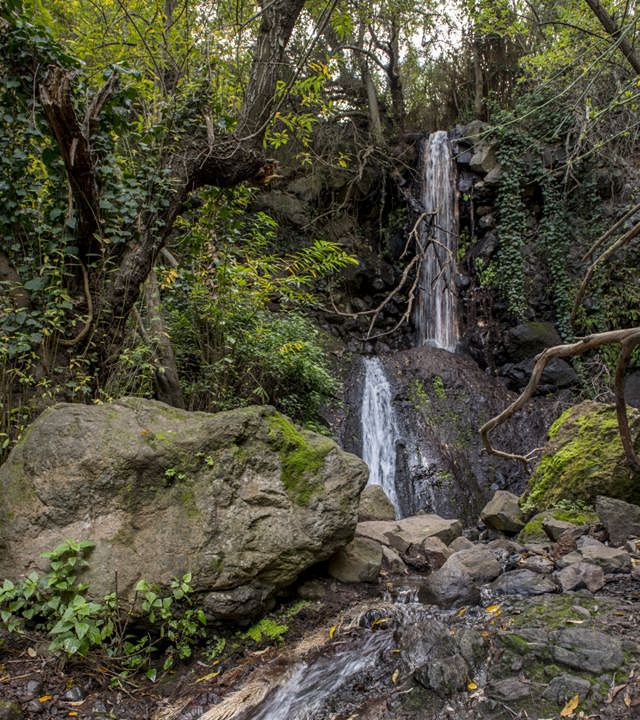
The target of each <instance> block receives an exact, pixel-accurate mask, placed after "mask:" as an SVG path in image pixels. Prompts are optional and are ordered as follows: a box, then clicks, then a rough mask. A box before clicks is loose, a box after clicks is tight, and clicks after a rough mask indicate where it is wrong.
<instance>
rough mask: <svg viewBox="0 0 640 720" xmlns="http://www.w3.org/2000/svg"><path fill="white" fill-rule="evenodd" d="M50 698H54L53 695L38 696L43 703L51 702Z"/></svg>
mask: <svg viewBox="0 0 640 720" xmlns="http://www.w3.org/2000/svg"><path fill="white" fill-rule="evenodd" d="M49 700H53V695H41V696H40V697H39V698H38V702H41V703H46V702H49Z"/></svg>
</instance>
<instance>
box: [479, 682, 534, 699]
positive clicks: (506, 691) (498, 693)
mask: <svg viewBox="0 0 640 720" xmlns="http://www.w3.org/2000/svg"><path fill="white" fill-rule="evenodd" d="M530 694H531V685H530V684H529V683H527V682H524V681H522V680H520V678H517V677H512V678H505V679H504V680H497V681H495V682H492V683H491V684H490V685H489V686H488V687H487V695H488V696H489V697H490V698H494V699H495V700H502V701H503V702H514V701H516V700H523V699H524V698H526V697H529V695H530Z"/></svg>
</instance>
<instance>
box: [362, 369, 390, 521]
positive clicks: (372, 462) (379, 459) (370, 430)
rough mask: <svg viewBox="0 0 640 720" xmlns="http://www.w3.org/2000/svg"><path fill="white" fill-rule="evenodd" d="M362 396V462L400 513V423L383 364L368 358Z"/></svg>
mask: <svg viewBox="0 0 640 720" xmlns="http://www.w3.org/2000/svg"><path fill="white" fill-rule="evenodd" d="M364 367H365V376H364V392H363V393H362V411H361V412H362V414H361V416H360V418H361V427H362V459H363V460H364V461H365V462H366V463H367V465H368V466H369V484H370V485H379V486H380V487H381V488H382V489H383V490H384V492H385V495H386V496H387V497H388V498H389V500H390V501H391V502H392V503H393V507H394V508H395V510H396V516H397V515H398V514H399V505H398V493H397V491H396V440H397V439H398V435H399V433H398V423H397V421H396V416H395V412H394V410H393V405H392V403H391V399H392V398H391V387H390V385H389V381H388V380H387V378H386V375H385V373H384V368H383V367H382V363H381V362H380V360H379V359H378V358H376V357H371V358H364Z"/></svg>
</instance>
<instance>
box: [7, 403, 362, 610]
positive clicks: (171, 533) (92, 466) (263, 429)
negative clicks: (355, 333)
mask: <svg viewBox="0 0 640 720" xmlns="http://www.w3.org/2000/svg"><path fill="white" fill-rule="evenodd" d="M366 476H367V468H366V466H365V464H364V463H363V462H362V461H361V460H360V459H358V458H356V457H355V456H353V455H349V454H347V453H345V452H343V451H342V450H341V449H340V448H339V447H338V446H337V445H336V444H335V443H334V442H333V441H332V440H329V439H328V438H326V437H324V436H321V435H317V434H315V433H310V432H306V431H302V430H299V429H298V428H297V427H296V426H294V425H293V424H292V423H291V421H290V420H288V419H287V418H286V417H285V416H283V415H280V414H279V413H277V412H276V411H275V410H274V409H273V408H271V407H250V408H244V409H240V410H233V411H230V412H225V413H218V414H215V415H211V414H207V413H200V412H197V413H196V412H193V413H192V412H187V411H184V410H177V409H175V408H172V407H169V406H167V405H164V404H163V403H159V402H155V401H152V400H143V399H140V398H126V399H123V400H120V401H118V402H114V403H110V404H105V405H99V406H85V405H70V404H59V405H56V406H55V407H53V408H51V409H49V410H48V411H46V412H45V413H43V414H42V415H41V416H40V418H38V420H36V422H34V423H33V425H32V427H31V429H30V430H29V432H28V433H27V435H26V436H25V437H24V438H23V440H22V441H21V442H20V443H19V444H18V446H17V447H16V448H14V450H13V452H12V453H11V455H10V456H9V459H8V460H7V462H6V463H5V464H4V465H3V466H2V467H1V468H0V577H11V578H15V577H16V576H18V575H20V574H22V573H25V572H27V571H28V570H30V569H31V568H33V567H34V566H44V565H46V563H45V562H44V561H43V560H42V558H41V553H42V552H44V551H46V550H49V549H51V548H52V547H55V546H56V545H57V544H58V543H60V542H61V541H62V540H64V539H65V538H75V539H78V540H81V539H88V540H92V541H94V542H95V549H94V551H93V553H92V555H91V557H90V558H89V561H90V565H89V569H88V571H87V572H86V574H85V576H83V580H84V581H86V582H89V583H90V586H91V592H92V594H94V595H98V596H101V595H103V594H105V593H107V592H110V591H112V590H113V589H114V583H115V579H116V574H117V582H118V591H119V593H120V594H121V595H126V594H128V593H131V592H132V590H133V588H134V586H135V584H136V583H137V581H138V580H140V579H141V578H145V579H147V580H149V581H153V582H157V583H161V584H165V583H168V582H169V581H170V579H171V578H172V577H174V576H175V577H179V576H182V575H183V574H184V573H186V572H191V573H192V576H193V582H192V584H193V587H194V590H195V591H196V592H198V593H199V594H201V597H202V603H203V605H204V607H205V608H206V609H207V610H208V613H209V614H210V616H212V617H217V618H224V617H230V618H237V617H239V616H243V615H246V614H251V613H253V612H256V611H257V610H259V609H261V608H262V607H264V605H265V604H266V603H268V602H269V600H270V598H271V597H272V596H273V594H274V593H275V592H276V591H277V590H278V589H280V588H282V587H285V586H287V585H289V584H291V583H292V582H293V581H294V580H295V579H296V577H297V576H298V574H299V573H300V572H301V571H302V570H304V569H305V568H307V567H309V566H310V565H312V564H314V563H316V562H318V561H321V560H325V559H328V558H329V557H330V556H331V555H332V554H333V553H334V552H335V551H336V549H337V548H338V547H340V546H342V545H344V544H346V543H347V542H348V541H349V540H350V539H351V537H352V536H353V531H354V529H355V525H356V520H357V511H358V500H359V497H360V492H361V490H362V487H363V485H364V483H365V481H366Z"/></svg>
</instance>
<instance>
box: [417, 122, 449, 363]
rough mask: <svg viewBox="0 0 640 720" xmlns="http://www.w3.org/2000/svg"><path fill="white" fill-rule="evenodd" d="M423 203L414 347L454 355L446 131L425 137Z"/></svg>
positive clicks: (447, 141) (423, 150)
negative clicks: (431, 347)
mask: <svg viewBox="0 0 640 720" xmlns="http://www.w3.org/2000/svg"><path fill="white" fill-rule="evenodd" d="M421 163H422V193H421V195H422V196H421V200H422V205H423V207H424V209H425V211H426V212H427V213H434V215H433V216H432V218H433V220H432V221H431V220H429V219H427V221H426V222H424V223H422V226H423V230H422V232H421V235H420V241H421V243H422V245H423V247H425V246H426V248H427V249H426V253H425V256H424V258H423V260H422V263H421V266H420V270H419V272H420V287H419V291H418V297H417V298H416V301H417V302H416V312H415V324H416V329H417V334H418V338H417V344H418V346H422V345H434V346H435V347H439V348H443V349H444V350H449V351H450V352H454V351H455V349H456V345H457V343H458V317H457V303H456V289H455V271H456V252H457V244H458V204H457V198H456V185H455V170H454V164H453V159H452V155H451V146H450V144H449V139H448V136H447V133H446V132H445V131H444V130H440V131H438V132H435V133H431V135H429V137H428V138H425V140H424V141H423V145H422V150H421Z"/></svg>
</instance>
